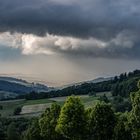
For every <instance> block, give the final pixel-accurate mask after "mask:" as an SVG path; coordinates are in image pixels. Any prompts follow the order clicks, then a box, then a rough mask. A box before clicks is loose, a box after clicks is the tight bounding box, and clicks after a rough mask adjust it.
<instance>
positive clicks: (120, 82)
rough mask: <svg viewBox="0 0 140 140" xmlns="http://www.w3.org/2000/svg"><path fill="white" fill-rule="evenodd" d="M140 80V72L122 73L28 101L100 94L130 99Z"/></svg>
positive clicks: (68, 87)
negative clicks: (109, 93)
mask: <svg viewBox="0 0 140 140" xmlns="http://www.w3.org/2000/svg"><path fill="white" fill-rule="evenodd" d="M139 80H140V70H135V71H133V72H129V73H122V74H120V75H119V76H115V77H112V78H107V79H106V78H99V79H95V80H92V81H87V82H81V83H76V84H71V85H70V86H65V87H61V88H56V89H55V90H51V91H50V92H47V93H46V92H42V93H40V94H27V95H26V96H23V98H26V99H41V98H51V97H61V96H70V95H87V94H88V95H90V96H91V95H95V94H98V93H99V92H111V93H112V95H113V96H122V97H126V98H127V97H129V94H130V93H131V92H135V91H137V90H138V88H137V82H138V81H139Z"/></svg>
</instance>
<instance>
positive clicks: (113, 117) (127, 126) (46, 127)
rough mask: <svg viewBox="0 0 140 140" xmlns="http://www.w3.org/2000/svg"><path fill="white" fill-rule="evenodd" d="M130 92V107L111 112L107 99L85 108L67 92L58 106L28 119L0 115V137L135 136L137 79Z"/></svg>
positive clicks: (139, 117) (139, 120) (98, 139)
mask: <svg viewBox="0 0 140 140" xmlns="http://www.w3.org/2000/svg"><path fill="white" fill-rule="evenodd" d="M137 87H138V91H136V92H131V94H130V99H131V104H132V109H131V110H130V111H129V112H128V111H127V112H124V113H120V112H115V111H114V109H113V107H112V106H111V104H110V103H107V102H105V101H99V102H97V103H96V104H94V105H93V106H92V107H90V108H85V107H84V105H83V103H82V101H81V99H80V98H79V97H76V96H70V97H68V98H67V100H66V101H65V104H64V105H63V106H62V107H61V106H60V105H58V104H56V103H54V104H52V105H51V107H50V108H47V109H46V111H45V112H44V113H43V114H42V115H41V116H40V117H35V118H32V119H25V118H24V119H22V118H20V119H12V118H0V138H1V140H103V139H104V140H139V139H140V81H139V82H138V84H137Z"/></svg>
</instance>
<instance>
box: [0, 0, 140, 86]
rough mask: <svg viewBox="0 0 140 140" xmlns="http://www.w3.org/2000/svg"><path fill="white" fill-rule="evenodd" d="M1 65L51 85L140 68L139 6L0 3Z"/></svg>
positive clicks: (91, 1) (132, 1) (128, 1)
mask: <svg viewBox="0 0 140 140" xmlns="http://www.w3.org/2000/svg"><path fill="white" fill-rule="evenodd" d="M0 66H1V68H0V74H1V75H3V74H8V75H11V76H22V77H25V78H27V77H28V78H27V79H34V80H39V81H44V82H46V83H47V84H48V85H50V86H60V85H65V84H69V83H74V82H79V81H86V80H91V79H94V78H97V77H101V76H104V77H107V76H113V75H116V74H119V73H122V72H128V71H133V70H134V69H140V1H139V0H117V1H114V0H1V1H0Z"/></svg>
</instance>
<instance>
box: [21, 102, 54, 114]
mask: <svg viewBox="0 0 140 140" xmlns="http://www.w3.org/2000/svg"><path fill="white" fill-rule="evenodd" d="M50 106H51V103H46V104H36V105H25V106H23V107H22V111H21V113H20V114H21V115H22V114H31V113H38V112H43V111H45V110H46V108H49V107H50Z"/></svg>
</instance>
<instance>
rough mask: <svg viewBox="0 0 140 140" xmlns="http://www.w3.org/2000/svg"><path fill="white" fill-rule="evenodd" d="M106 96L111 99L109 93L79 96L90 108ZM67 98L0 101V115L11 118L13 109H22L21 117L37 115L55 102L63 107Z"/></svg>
mask: <svg viewBox="0 0 140 140" xmlns="http://www.w3.org/2000/svg"><path fill="white" fill-rule="evenodd" d="M104 94H106V96H108V98H111V93H110V92H102V93H97V95H96V96H88V95H80V96H79V97H80V98H81V100H82V102H83V103H84V105H85V107H90V106H92V105H93V104H95V102H97V100H98V98H99V96H103V95H104ZM66 98H67V97H56V98H49V99H39V100H12V101H0V105H2V106H3V110H0V114H1V115H2V116H4V117H9V116H13V112H14V110H15V108H17V107H22V111H21V116H24V115H25V116H27V115H28V114H29V115H31V116H32V115H34V114H36V115H38V114H41V113H42V112H43V111H45V109H46V108H47V107H50V105H51V104H52V103H53V102H57V103H58V104H60V105H63V104H64V102H65V100H66Z"/></svg>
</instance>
